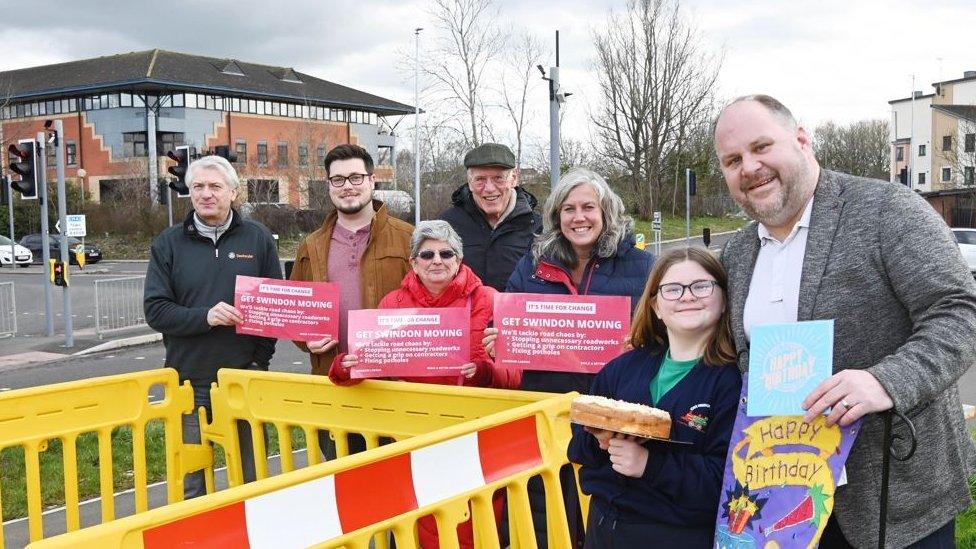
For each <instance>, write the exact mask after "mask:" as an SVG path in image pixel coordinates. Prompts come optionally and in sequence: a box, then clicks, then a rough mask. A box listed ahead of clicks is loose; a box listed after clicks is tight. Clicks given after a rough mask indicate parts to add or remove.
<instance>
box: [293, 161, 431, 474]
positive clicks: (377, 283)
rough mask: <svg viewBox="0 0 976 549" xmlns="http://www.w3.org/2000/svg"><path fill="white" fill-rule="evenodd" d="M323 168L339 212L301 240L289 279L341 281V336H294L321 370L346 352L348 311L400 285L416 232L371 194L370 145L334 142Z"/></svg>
mask: <svg viewBox="0 0 976 549" xmlns="http://www.w3.org/2000/svg"><path fill="white" fill-rule="evenodd" d="M325 171H326V174H327V176H328V185H329V198H330V199H331V200H332V204H333V205H334V206H335V212H333V213H332V214H331V215H329V217H328V218H326V220H325V222H324V223H323V224H322V227H321V228H319V229H318V230H316V231H315V232H313V233H312V234H310V235H308V236H307V237H306V238H305V240H304V241H303V242H302V243H301V245H299V247H298V254H297V255H296V257H295V265H294V267H293V269H292V272H291V280H303V281H315V282H334V283H336V284H338V285H339V339H338V340H334V339H332V338H330V337H325V338H322V339H319V340H316V341H307V342H303V341H296V342H295V344H296V345H298V347H299V348H301V349H302V350H303V351H306V352H307V353H309V356H310V358H311V363H312V373H313V374H317V375H328V373H329V366H331V364H332V360H333V359H334V358H335V356H336V354H337V353H339V352H346V349H345V346H346V330H347V311H352V310H356V309H375V308H376V306H377V304H379V302H380V299H382V297H383V296H385V295H386V294H388V293H389V292H391V291H393V290H395V289H396V288H398V287H399V286H400V282H401V281H402V280H403V277H404V275H406V274H407V271H409V270H410V237H411V235H412V234H413V225H411V224H409V223H407V222H405V221H401V220H399V219H397V218H395V217H393V216H391V215H390V214H389V211H388V210H387V207H386V205H385V204H383V202H381V201H379V200H373V187H374V181H373V158H372V157H371V156H370V155H369V153H368V152H366V149H364V148H362V147H360V146H358V145H339V146H337V147H335V148H334V149H332V150H331V151H329V153H328V154H327V155H326V156H325ZM319 440H320V442H322V443H324V444H323V445H322V450H323V451H324V452H325V453H326V457H329V458H331V457H333V456H334V451H335V450H334V445H333V443H332V442H331V441H329V440H328V439H327V437H324V436H323V437H320V438H319ZM362 449H365V446H364V443H363V442H362V439H361V438H359V437H356V438H354V439H352V440H351V446H350V451H357V450H362ZM330 453H331V455H330Z"/></svg>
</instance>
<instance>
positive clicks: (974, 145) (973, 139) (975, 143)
mask: <svg viewBox="0 0 976 549" xmlns="http://www.w3.org/2000/svg"><path fill="white" fill-rule="evenodd" d="M965 150H966V152H968V153H971V152H976V133H967V134H966V149H965Z"/></svg>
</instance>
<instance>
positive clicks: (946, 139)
mask: <svg viewBox="0 0 976 549" xmlns="http://www.w3.org/2000/svg"><path fill="white" fill-rule="evenodd" d="M942 150H943V151H951V150H952V136H951V135H944V136H942Z"/></svg>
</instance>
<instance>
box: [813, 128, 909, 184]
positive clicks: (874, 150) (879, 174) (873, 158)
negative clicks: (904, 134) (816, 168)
mask: <svg viewBox="0 0 976 549" xmlns="http://www.w3.org/2000/svg"><path fill="white" fill-rule="evenodd" d="M889 136H890V133H889V130H888V121H887V120H883V119H875V120H861V121H858V122H852V123H850V124H848V125H847V126H841V125H838V124H836V123H835V122H833V121H827V122H824V123H822V124H820V125H819V126H817V128H816V129H815V130H814V132H813V148H814V151H815V152H816V156H817V160H818V161H819V162H820V165H821V166H823V167H824V168H826V169H829V170H836V171H840V172H844V173H849V174H852V175H859V176H862V177H873V178H875V179H882V180H885V181H887V180H888V178H889V177H890V175H889V166H890V164H891V144H890V143H889Z"/></svg>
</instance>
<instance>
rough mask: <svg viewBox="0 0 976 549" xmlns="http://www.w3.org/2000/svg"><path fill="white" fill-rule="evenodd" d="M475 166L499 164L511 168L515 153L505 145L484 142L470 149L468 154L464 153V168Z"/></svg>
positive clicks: (513, 163)
mask: <svg viewBox="0 0 976 549" xmlns="http://www.w3.org/2000/svg"><path fill="white" fill-rule="evenodd" d="M476 166H500V167H502V168H509V169H511V168H514V167H515V155H514V154H512V150H511V149H509V148H508V147H506V146H505V145H500V144H498V143H485V144H484V145H479V146H477V147H475V148H473V149H471V150H470V151H468V154H466V155H464V167H465V168H474V167H476Z"/></svg>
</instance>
